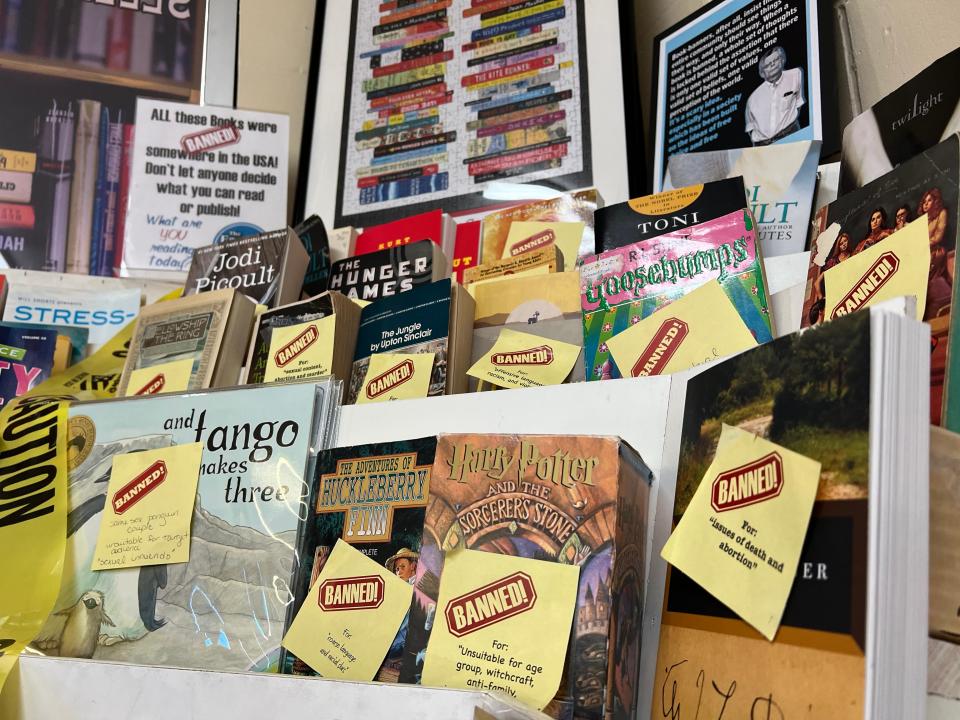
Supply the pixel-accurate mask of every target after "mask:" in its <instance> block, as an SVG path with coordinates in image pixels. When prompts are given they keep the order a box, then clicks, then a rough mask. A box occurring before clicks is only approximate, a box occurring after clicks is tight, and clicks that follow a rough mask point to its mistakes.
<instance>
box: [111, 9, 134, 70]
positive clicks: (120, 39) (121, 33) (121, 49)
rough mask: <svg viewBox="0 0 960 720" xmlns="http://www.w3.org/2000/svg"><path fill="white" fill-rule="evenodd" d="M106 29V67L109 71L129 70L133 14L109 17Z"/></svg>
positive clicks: (117, 14)
mask: <svg viewBox="0 0 960 720" xmlns="http://www.w3.org/2000/svg"><path fill="white" fill-rule="evenodd" d="M108 28H109V30H108V33H109V35H108V37H109V40H108V42H107V67H108V68H109V69H111V70H129V69H130V41H131V38H132V36H133V13H131V12H122V13H114V14H113V15H111V16H110V21H109V24H108Z"/></svg>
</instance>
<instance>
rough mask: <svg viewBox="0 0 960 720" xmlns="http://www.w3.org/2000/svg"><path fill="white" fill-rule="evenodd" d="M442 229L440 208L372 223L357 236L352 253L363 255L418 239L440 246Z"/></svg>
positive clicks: (407, 243)
mask: <svg viewBox="0 0 960 720" xmlns="http://www.w3.org/2000/svg"><path fill="white" fill-rule="evenodd" d="M443 229H444V215H443V212H442V211H441V210H432V211H430V212H425V213H421V214H420V215H409V216H407V217H404V218H400V219H399V220H394V221H393V222H389V223H384V224H383V225H373V226H371V227H366V228H364V229H363V232H361V233H360V235H359V236H358V237H357V245H356V249H355V250H354V254H355V255H365V254H367V253H371V252H376V251H378V250H389V249H390V248H394V247H399V246H401V245H409V244H410V243H412V242H417V241H418V240H429V241H430V242H433V243H436V244H437V245H439V246H440V247H441V248H442V247H443Z"/></svg>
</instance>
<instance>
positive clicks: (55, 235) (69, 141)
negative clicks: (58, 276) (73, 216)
mask: <svg viewBox="0 0 960 720" xmlns="http://www.w3.org/2000/svg"><path fill="white" fill-rule="evenodd" d="M73 135H74V114H73V106H72V105H68V106H67V107H66V108H62V107H57V103H56V101H54V102H53V105H52V107H51V108H50V109H48V110H47V111H46V112H45V113H44V115H43V116H42V117H41V118H40V119H39V120H38V123H37V176H36V196H35V200H34V205H35V207H36V210H37V218H38V220H39V222H38V223H37V234H36V239H37V242H36V246H35V248H33V250H34V251H33V252H28V253H26V254H25V255H24V256H22V257H21V258H20V264H19V265H17V266H16V267H23V268H27V269H30V270H51V271H53V272H63V270H64V267H65V265H66V259H67V225H68V223H69V221H70V183H71V180H72V177H73Z"/></svg>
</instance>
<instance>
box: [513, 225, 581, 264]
mask: <svg viewBox="0 0 960 720" xmlns="http://www.w3.org/2000/svg"><path fill="white" fill-rule="evenodd" d="M584 227H586V226H585V225H584V223H582V222H536V221H527V220H521V221H517V222H513V223H511V224H510V232H509V234H508V235H507V241H506V244H504V246H503V257H505V258H508V257H516V256H517V255H522V254H523V253H525V252H530V251H531V250H537V249H539V248H542V247H546V246H547V245H550V244H553V245H556V246H557V247H558V248H560V254H561V255H563V266H564V267H565V268H567V269H568V270H572V269H574V268H575V267H576V266H577V256H578V255H579V253H580V241H581V240H582V238H583V229H584Z"/></svg>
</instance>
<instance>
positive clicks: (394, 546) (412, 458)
mask: <svg viewBox="0 0 960 720" xmlns="http://www.w3.org/2000/svg"><path fill="white" fill-rule="evenodd" d="M436 447H437V439H436V438H435V437H426V438H417V439H414V440H401V441H397V442H389V443H376V444H371V445H358V446H355V447H346V448H336V449H332V450H327V451H325V452H323V453H321V455H320V457H319V458H318V460H317V470H316V474H315V482H314V483H313V486H312V487H313V492H312V493H311V496H310V502H309V505H308V508H309V509H308V516H307V521H306V523H304V532H303V534H302V535H301V537H300V543H299V544H298V546H297V553H298V555H299V557H300V570H299V573H298V575H297V577H296V580H295V584H294V586H293V596H294V601H293V603H291V604H290V607H289V610H288V613H287V624H288V625H289V624H290V622H292V620H293V618H294V617H295V616H296V614H297V611H298V610H299V609H300V606H301V605H302V604H303V600H304V598H305V597H306V595H307V592H308V590H309V589H310V586H311V585H312V584H313V581H314V580H316V578H317V576H318V575H319V574H320V571H321V570H322V569H323V565H324V563H325V562H326V559H327V558H328V557H329V555H330V552H331V551H332V550H333V546H334V545H336V543H337V540H341V539H342V540H344V541H345V542H348V543H350V544H351V545H353V546H355V547H356V548H357V549H358V550H360V551H361V552H362V553H363V554H364V555H366V556H367V557H370V558H371V559H373V560H375V561H376V562H378V563H379V564H381V565H383V566H384V567H386V568H387V569H389V570H390V571H391V572H393V573H396V574H397V575H398V576H399V577H401V578H402V579H404V580H406V581H407V582H409V583H410V584H411V585H412V584H413V582H414V578H415V577H416V575H415V573H416V571H417V559H418V557H419V551H420V543H421V538H422V534H423V522H424V509H425V506H426V503H427V496H428V493H429V489H430V481H431V472H432V469H433V463H434V454H435V452H436ZM381 480H385V481H386V482H387V483H388V486H389V487H390V488H391V490H390V492H389V494H387V495H378V494H374V493H370V494H364V495H363V496H361V497H357V496H355V495H354V494H353V493H352V492H350V490H349V488H350V487H351V486H353V485H357V484H359V485H364V486H365V485H366V484H367V483H377V482H380V481H381ZM408 620H409V621H410V622H412V621H413V618H412V616H411V617H409V618H405V619H404V622H403V623H402V624H401V626H400V629H399V632H398V633H397V636H396V639H395V640H394V642H393V644H392V646H391V648H390V651H389V652H388V653H387V656H386V658H385V659H384V662H383V665H382V666H381V668H380V671H379V672H378V674H377V678H376V679H377V680H379V681H381V682H397V681H398V680H400V679H401V677H400V670H401V665H402V662H403V650H404V646H405V642H406V640H407V637H408V632H409V631H410V630H411V627H410V626H409V625H408ZM282 671H283V672H285V673H293V674H295V675H314V674H315V673H314V672H313V671H312V670H311V669H310V668H309V667H308V666H307V665H306V663H304V662H303V661H302V660H300V659H298V658H297V657H295V656H294V655H293V653H291V652H289V651H286V650H285V651H284V658H283V666H282Z"/></svg>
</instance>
